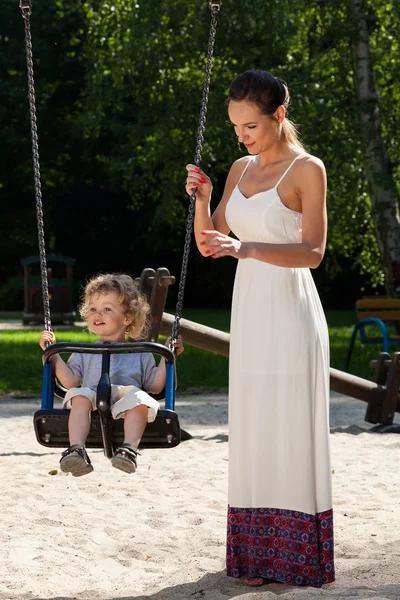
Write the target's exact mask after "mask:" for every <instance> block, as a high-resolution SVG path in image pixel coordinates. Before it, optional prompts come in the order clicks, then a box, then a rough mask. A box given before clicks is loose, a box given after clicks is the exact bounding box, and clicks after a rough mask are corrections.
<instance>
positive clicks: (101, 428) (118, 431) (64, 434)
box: [33, 342, 181, 458]
mask: <svg viewBox="0 0 400 600" xmlns="http://www.w3.org/2000/svg"><path fill="white" fill-rule="evenodd" d="M62 352H68V353H70V352H79V353H86V354H101V355H102V372H101V377H100V380H99V383H98V386H97V400H96V403H97V410H96V411H93V413H92V422H91V428H90V432H89V435H88V438H87V441H86V447H87V448H103V449H104V453H105V455H106V456H107V457H108V458H111V456H112V455H113V452H114V450H115V449H116V448H117V447H118V446H120V445H121V444H122V442H123V441H124V421H123V419H113V418H112V416H111V412H110V406H111V404H110V396H111V383H110V377H109V370H110V356H111V354H113V353H118V354H119V353H136V352H151V353H153V354H159V355H161V356H163V357H164V358H165V360H166V374H167V376H166V387H165V391H164V392H165V395H164V392H163V393H161V394H157V395H155V394H151V395H152V396H153V397H154V398H156V399H157V400H160V399H162V398H164V397H165V408H164V409H160V410H159V411H158V413H157V417H156V419H155V421H153V422H152V423H147V425H146V429H145V432H144V434H143V437H142V440H141V443H140V446H139V448H141V449H143V448H174V447H175V446H177V445H178V444H179V443H180V441H181V430H180V425H179V419H178V415H177V414H176V412H175V411H174V408H175V380H174V378H175V355H174V353H173V352H172V351H171V350H170V349H169V348H167V347H166V346H163V345H161V344H157V343H153V342H132V343H123V344H85V343H69V342H60V343H57V344H53V345H52V346H49V347H48V348H46V350H45V351H44V354H43V362H44V375H43V391H42V408H41V409H40V410H38V411H36V412H35V414H34V417H33V422H34V428H35V433H36V439H37V441H38V442H39V444H41V445H42V446H47V447H49V448H66V447H68V446H69V436H68V418H69V413H70V411H69V410H65V409H56V408H54V407H53V402H54V395H56V396H58V397H59V398H63V397H64V396H65V393H66V390H65V389H64V388H62V387H61V386H60V384H59V383H58V382H57V380H56V378H55V375H54V370H53V368H52V363H51V362H50V361H49V359H50V357H51V356H53V355H54V354H59V353H62Z"/></svg>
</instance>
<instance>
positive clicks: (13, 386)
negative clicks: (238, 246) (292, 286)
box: [0, 309, 400, 394]
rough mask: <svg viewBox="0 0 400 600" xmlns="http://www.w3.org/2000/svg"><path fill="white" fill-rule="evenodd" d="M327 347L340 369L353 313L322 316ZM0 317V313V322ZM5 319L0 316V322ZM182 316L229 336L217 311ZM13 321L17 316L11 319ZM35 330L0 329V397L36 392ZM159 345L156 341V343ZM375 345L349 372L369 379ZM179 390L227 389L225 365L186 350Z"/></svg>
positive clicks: (74, 337)
mask: <svg viewBox="0 0 400 600" xmlns="http://www.w3.org/2000/svg"><path fill="white" fill-rule="evenodd" d="M326 316H327V321H328V326H329V335H330V344H331V366H332V367H335V368H337V369H341V368H342V366H343V362H344V359H345V356H346V351H347V348H348V343H349V338H350V334H351V331H352V328H353V324H354V312H353V311H328V312H327V314H326ZM1 317H2V315H1V313H0V319H1ZM4 317H5V315H4V314H3V319H4ZM183 317H184V318H185V319H189V320H191V321H196V322H198V323H201V324H204V325H208V326H209V327H214V328H216V329H220V330H222V331H229V311H228V310H222V309H210V310H202V309H186V310H185V311H184V314H183ZM13 318H18V313H16V314H15V315H13ZM54 329H55V333H56V336H57V341H59V342H66V341H74V342H86V341H94V339H95V338H94V336H92V335H91V334H89V333H88V332H85V331H82V329H80V328H72V329H69V330H64V331H58V330H57V326H55V327H54ZM38 338H39V331H32V330H23V331H22V330H11V331H10V330H0V365H1V367H0V392H8V393H9V392H17V393H23V394H39V393H40V390H41V355H42V351H41V349H40V347H39V345H38ZM160 341H162V340H160ZM394 349H396V350H400V348H399V347H394ZM380 351H381V347H380V346H362V345H361V344H360V343H359V342H358V343H357V344H356V347H355V349H354V353H353V358H352V361H351V365H350V370H351V372H352V373H355V374H357V375H359V376H361V377H365V378H367V379H370V378H371V374H372V370H371V368H370V367H369V361H370V360H371V359H372V358H376V357H377V356H378V355H379V352H380ZM178 377H179V390H180V391H195V390H196V391H198V390H204V391H210V390H221V389H226V388H227V385H228V360H227V359H226V358H224V357H222V356H217V355H215V354H211V353H209V352H205V351H203V350H199V349H197V348H193V347H191V346H186V349H185V352H184V353H183V354H182V355H181V356H180V357H179V359H178Z"/></svg>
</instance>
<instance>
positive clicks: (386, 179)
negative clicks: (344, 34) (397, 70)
mask: <svg viewBox="0 0 400 600" xmlns="http://www.w3.org/2000/svg"><path fill="white" fill-rule="evenodd" d="M352 3H353V9H354V15H355V19H354V25H355V27H354V36H353V39H352V42H351V48H352V54H353V63H354V84H355V90H356V94H357V100H358V109H359V118H360V125H361V133H362V136H363V140H364V146H363V148H364V164H365V171H366V177H367V181H368V187H369V193H370V197H371V202H372V214H373V219H374V223H375V231H376V237H377V242H378V247H379V251H380V255H381V263H382V268H383V271H384V274H385V285H386V290H387V293H388V295H389V296H396V295H398V294H400V219H399V199H398V194H397V188H396V184H395V181H394V178H393V173H392V168H391V163H390V159H389V157H388V154H387V152H386V148H385V144H384V141H383V137H382V130H381V123H380V118H379V102H378V98H377V94H376V90H375V84H374V76H373V66H372V60H371V52H370V47H369V34H368V26H367V21H366V16H365V13H364V7H363V4H364V2H363V0H352Z"/></svg>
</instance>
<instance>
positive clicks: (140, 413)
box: [39, 274, 184, 477]
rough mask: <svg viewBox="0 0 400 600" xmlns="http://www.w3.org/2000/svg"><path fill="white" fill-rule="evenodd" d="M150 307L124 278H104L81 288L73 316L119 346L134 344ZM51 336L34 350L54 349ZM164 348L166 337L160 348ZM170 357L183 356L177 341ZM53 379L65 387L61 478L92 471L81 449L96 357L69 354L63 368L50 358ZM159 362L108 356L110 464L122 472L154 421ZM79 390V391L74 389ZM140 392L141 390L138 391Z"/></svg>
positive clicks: (146, 356) (160, 384)
mask: <svg viewBox="0 0 400 600" xmlns="http://www.w3.org/2000/svg"><path fill="white" fill-rule="evenodd" d="M149 311H150V307H149V305H148V303H147V301H146V298H145V296H144V295H143V294H141V292H139V290H138V288H137V286H136V285H135V283H134V281H133V279H132V278H131V277H129V275H123V274H106V275H98V276H96V277H94V278H92V279H91V280H90V281H89V282H88V283H87V285H86V287H85V291H84V295H83V299H82V303H81V306H80V307H79V312H80V314H81V316H82V318H83V319H84V320H85V321H87V323H88V329H89V331H91V332H92V333H95V334H96V335H97V336H98V337H99V340H98V341H97V342H96V343H99V344H100V343H102V342H125V341H126V340H125V336H126V335H128V336H129V337H131V338H134V339H139V338H140V337H141V336H143V332H144V331H145V329H146V326H147V319H148V313H149ZM55 342H56V338H55V336H54V333H53V332H52V331H43V332H42V334H41V336H40V341H39V344H40V347H41V348H42V349H43V350H44V349H45V348H46V344H48V343H50V344H54V343H55ZM168 343H169V338H168V340H167V342H166V345H168ZM175 349H176V353H177V354H180V353H181V352H183V350H184V347H183V344H182V338H181V336H179V338H178V340H177V342H176V345H175ZM51 360H52V361H53V362H54V368H55V375H56V377H57V379H58V380H59V381H60V382H61V384H62V385H63V386H64V387H66V388H68V392H67V393H66V395H65V398H64V401H63V408H70V409H71V412H70V416H69V421H68V431H69V441H70V446H69V448H67V450H65V451H64V452H63V453H62V455H61V459H60V468H61V470H62V471H63V472H64V473H72V475H74V476H75V477H79V476H81V475H86V474H87V473H90V472H91V471H93V466H92V464H91V462H90V459H89V456H88V454H87V452H86V449H85V442H86V438H87V436H88V433H89V430H90V413H91V411H92V410H94V409H95V408H96V388H97V384H98V382H99V379H100V375H101V363H102V356H101V354H80V353H73V354H71V356H70V358H69V359H68V363H65V362H64V361H63V359H62V358H61V356H60V355H58V354H57V355H54V356H53V357H52V358H51ZM165 376H166V368H165V359H164V358H163V357H161V360H160V363H159V365H158V367H157V366H156V365H155V360H154V357H153V355H152V354H151V353H126V354H111V360H110V381H111V404H112V406H111V414H112V416H113V418H114V419H124V443H123V444H122V445H121V446H120V447H119V448H117V449H116V451H115V452H114V456H113V457H112V459H111V463H112V465H113V466H114V467H116V468H117V469H120V470H121V471H125V472H126V473H134V472H135V471H136V466H137V465H136V457H137V454H138V446H139V442H140V440H141V438H142V435H143V432H144V430H145V427H146V422H149V423H150V422H152V421H154V419H155V418H156V415H157V411H158V408H159V404H158V402H157V401H156V400H154V398H152V397H151V396H149V394H148V393H147V392H152V393H154V394H158V393H160V392H161V391H162V390H163V389H164V387H165ZM78 386H81V387H78ZM144 390H145V391H144Z"/></svg>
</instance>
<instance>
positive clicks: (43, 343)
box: [39, 331, 56, 350]
mask: <svg viewBox="0 0 400 600" xmlns="http://www.w3.org/2000/svg"><path fill="white" fill-rule="evenodd" d="M55 343H56V336H55V335H54V333H53V332H52V331H42V333H41V334H40V340H39V346H40V347H41V349H42V350H46V347H47V345H48V344H55Z"/></svg>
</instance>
